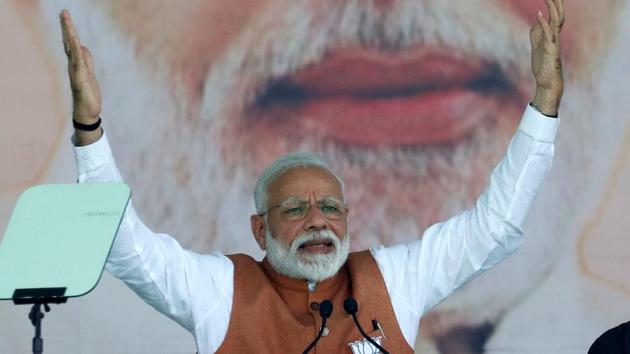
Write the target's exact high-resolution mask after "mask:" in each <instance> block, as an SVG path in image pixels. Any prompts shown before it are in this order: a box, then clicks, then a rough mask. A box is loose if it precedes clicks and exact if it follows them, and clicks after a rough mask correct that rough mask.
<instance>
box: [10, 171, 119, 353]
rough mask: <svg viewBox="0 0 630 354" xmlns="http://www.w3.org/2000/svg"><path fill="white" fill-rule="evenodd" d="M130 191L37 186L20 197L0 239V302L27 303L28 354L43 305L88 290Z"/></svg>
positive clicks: (36, 349)
mask: <svg viewBox="0 0 630 354" xmlns="http://www.w3.org/2000/svg"><path fill="white" fill-rule="evenodd" d="M130 196H131V191H130V189H129V187H128V186H127V185H125V184H124V183H114V182H111V183H80V184H51V185H38V186H34V187H31V188H29V189H27V190H26V191H25V192H24V193H22V195H20V197H19V199H18V201H17V203H16V205H15V208H14V209H13V212H12V214H11V219H10V220H9V223H8V225H7V229H6V232H5V234H4V238H3V239H2V243H0V300H11V301H13V302H14V303H15V304H16V305H24V304H26V305H32V307H31V311H30V313H29V319H30V320H31V323H32V324H33V326H35V337H34V338H33V353H42V352H43V339H42V338H41V321H42V319H43V317H44V313H43V312H42V311H41V308H42V307H43V308H44V311H46V312H48V311H50V307H49V304H61V303H65V302H66V301H67V300H68V298H71V297H78V296H83V295H86V294H87V293H89V292H90V291H92V289H94V288H95V287H96V285H97V284H98V281H99V280H100V278H101V275H102V274H103V269H104V267H105V262H106V261H107V257H108V255H109V251H110V250H111V247H112V245H113V243H114V239H115V236H116V233H117V231H118V228H119V226H120V223H121V221H122V218H123V214H124V211H125V208H126V207H127V204H128V203H129V199H130Z"/></svg>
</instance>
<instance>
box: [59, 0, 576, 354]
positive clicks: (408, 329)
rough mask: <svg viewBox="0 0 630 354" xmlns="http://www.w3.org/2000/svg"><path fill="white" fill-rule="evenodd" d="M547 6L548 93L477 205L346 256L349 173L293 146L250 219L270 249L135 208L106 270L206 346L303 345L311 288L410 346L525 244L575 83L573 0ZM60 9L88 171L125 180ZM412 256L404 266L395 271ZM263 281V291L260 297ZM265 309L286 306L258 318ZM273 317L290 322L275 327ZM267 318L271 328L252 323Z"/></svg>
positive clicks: (536, 56) (538, 29)
mask: <svg viewBox="0 0 630 354" xmlns="http://www.w3.org/2000/svg"><path fill="white" fill-rule="evenodd" d="M547 4H548V7H549V13H550V15H549V17H550V19H549V21H547V20H545V19H544V17H543V15H542V13H541V12H539V13H538V22H537V24H536V25H535V26H534V27H533V28H532V31H531V43H532V49H533V50H532V69H533V73H534V78H535V80H536V84H537V90H536V95H535V97H534V99H533V101H532V106H531V107H530V108H528V110H527V111H526V114H525V117H524V119H523V121H522V122H521V125H520V129H519V131H518V132H517V135H516V136H515V137H514V139H513V142H512V144H511V145H510V148H509V150H508V154H507V159H505V160H503V161H502V162H500V163H499V166H498V167H497V169H496V170H495V172H494V173H493V178H492V179H491V183H490V185H489V187H488V189H487V190H486V192H485V193H484V194H483V195H482V197H481V198H480V199H479V201H478V203H477V205H476V207H475V208H473V209H470V210H468V211H466V212H464V213H463V214H461V215H459V216H457V217H455V218H452V219H450V220H449V221H447V222H445V223H441V224H436V225H434V226H432V227H431V228H429V229H428V230H427V231H426V232H425V233H424V235H423V237H422V240H421V241H416V242H413V243H411V244H406V245H400V246H396V247H391V248H380V249H373V250H371V252H361V253H357V254H352V255H351V256H350V257H349V258H348V262H347V263H345V264H344V262H345V261H346V256H347V252H348V241H349V238H348V232H347V223H346V217H347V215H348V207H347V206H346V204H345V201H344V193H343V188H342V183H341V181H340V180H339V178H338V177H336V176H335V175H334V174H333V173H332V172H331V170H330V169H329V168H328V167H327V166H326V165H325V164H323V163H322V162H321V161H319V160H317V159H314V158H312V157H300V156H297V157H296V156H289V157H287V158H284V159H280V160H278V161H277V162H276V163H274V164H272V165H270V166H269V167H268V168H267V169H266V171H265V172H263V175H262V177H261V178H260V179H259V187H257V192H256V195H255V197H256V204H257V205H256V208H257V214H256V215H253V216H252V217H251V225H252V231H253V233H254V236H255V238H256V241H257V242H258V244H259V246H260V247H261V249H263V250H267V258H266V260H265V261H263V262H262V263H260V264H259V263H256V262H254V261H253V260H252V259H251V258H247V257H244V256H231V257H230V258H226V257H225V256H223V255H220V254H213V255H209V256H199V255H195V254H192V253H189V252H185V251H183V250H182V249H181V248H180V247H179V245H178V244H177V243H176V242H175V241H174V240H173V239H172V238H170V237H168V236H165V235H157V234H153V233H152V232H151V231H150V230H149V229H147V228H146V227H145V226H144V225H143V224H142V223H141V222H140V221H139V219H138V218H137V216H136V215H135V212H134V210H133V208H130V209H129V210H128V211H127V213H126V216H125V221H124V222H123V226H122V228H121V231H120V233H119V236H118V238H117V241H116V244H115V247H114V250H113V251H112V254H111V255H110V259H109V262H108V269H109V270H110V271H111V272H112V273H113V274H115V275H116V276H118V277H120V278H122V279H123V280H125V282H127V284H128V285H130V286H131V287H132V288H133V289H134V290H135V291H136V292H138V293H139V294H140V296H141V297H143V298H144V299H145V300H146V301H147V302H149V303H150V304H152V305H153V306H154V307H156V308H157V309H159V310H160V311H162V312H163V313H165V314H167V315H168V316H170V317H171V318H173V319H175V320H176V321H178V323H180V324H182V325H183V326H184V327H185V328H187V329H188V330H189V331H191V332H192V333H193V334H194V335H195V338H196V343H197V347H198V349H199V350H200V352H213V351H219V352H230V351H237V350H241V351H246V352H247V351H258V352H273V351H274V350H278V348H282V350H285V349H286V350H288V351H298V350H301V348H302V347H304V346H305V345H306V344H308V343H307V342H306V343H305V339H306V338H309V337H312V335H313V334H314V329H316V327H317V326H316V324H317V321H318V319H317V317H316V316H314V314H313V311H315V307H317V306H318V301H313V302H312V303H311V305H312V306H311V309H310V310H309V309H308V308H306V305H307V302H305V301H304V300H305V299H306V298H311V297H312V298H313V299H315V298H318V297H321V296H325V297H329V298H330V299H332V300H333V303H334V304H335V303H336V304H337V307H340V306H339V304H340V301H342V299H343V298H344V297H347V296H350V295H352V296H354V297H356V298H357V300H360V301H359V303H360V304H361V303H362V304H364V306H365V310H364V313H361V314H360V316H359V317H360V320H363V321H364V322H365V321H368V319H369V318H370V316H372V319H375V317H377V318H379V319H382V322H383V324H384V325H383V328H380V327H378V326H376V325H375V327H378V328H374V330H375V331H376V330H377V329H378V330H379V331H380V332H381V333H382V338H380V337H379V338H380V339H379V340H380V341H382V343H384V344H385V346H389V349H392V350H393V352H410V351H411V348H412V346H413V343H414V341H415V335H416V333H417V326H418V323H419V320H420V317H421V316H422V314H423V313H424V312H425V311H427V310H428V309H429V308H431V307H432V306H434V305H435V304H436V303H438V302H439V301H441V300H443V299H444V297H446V296H447V295H448V294H449V293H450V292H451V291H453V290H454V289H455V288H457V287H460V286H461V285H463V284H464V283H465V282H466V281H467V280H469V279H471V278H472V277H473V276H475V275H477V274H478V273H480V272H481V271H483V270H485V269H487V268H489V267H491V266H493V265H495V264H496V263H497V262H498V261H500V260H501V259H502V258H504V257H505V256H507V255H508V254H510V253H511V252H513V251H514V250H515V248H516V247H517V246H518V245H519V244H520V236H521V234H522V230H521V227H522V223H523V221H524V217H525V215H526V213H527V211H528V209H529V206H530V205H531V202H532V200H533V197H534V195H535V194H536V192H537V191H538V189H539V188H540V185H541V184H542V181H543V179H544V177H545V175H546V173H547V171H548V168H549V167H550V163H551V156H552V152H553V145H552V142H553V138H554V137H555V127H556V122H555V120H554V118H548V117H544V116H543V115H547V116H555V115H556V114H557V108H558V105H559V102H560V97H561V95H562V91H563V83H562V70H561V64H560V40H559V33H560V28H561V26H562V24H563V22H564V9H563V6H562V1H548V3H547ZM61 19H62V28H63V33H64V47H65V50H66V53H67V55H68V59H69V74H70V82H71V86H72V89H73V90H72V91H73V101H74V111H73V120H74V124H75V128H76V132H75V143H76V144H77V145H78V146H79V147H78V148H77V157H78V164H79V172H80V175H79V180H80V181H83V182H87V181H99V180H112V179H113V180H116V179H120V175H119V173H118V171H117V169H116V166H115V165H114V163H113V160H112V158H111V153H110V152H109V146H108V143H107V140H106V139H105V138H103V137H102V131H101V130H100V129H99V125H100V118H99V114H100V110H101V98H100V92H99V88H98V85H97V83H96V80H95V77H94V73H93V68H92V64H91V55H90V53H89V51H87V49H85V48H83V47H82V46H81V44H80V42H79V39H78V37H77V35H76V33H75V30H74V27H73V25H72V22H71V20H70V17H69V14H68V13H67V12H63V13H62V15H61ZM324 119H325V118H324ZM340 134H342V135H343V134H345V133H344V132H343V131H342V132H340ZM294 160H296V161H294ZM342 265H343V266H342ZM340 267H341V268H340ZM401 267H403V268H404V269H405V270H404V271H403V272H402V273H400V274H397V273H398V272H399V269H400V268H401ZM418 272H420V273H418ZM232 275H233V276H232ZM257 289H258V290H260V291H261V294H263V296H257V294H256V290H257ZM291 292H293V293H295V292H297V294H291ZM370 294H371V295H374V298H370ZM322 300H324V298H319V301H322ZM388 301H391V302H390V303H391V306H388V305H387V304H388ZM379 304H381V306H379ZM382 304H385V305H384V306H382ZM252 305H259V306H258V307H255V306H254V307H253V308H252V307H251V306H252ZM261 305H268V306H261ZM258 309H266V311H269V309H277V310H278V313H271V312H268V313H265V312H263V314H262V315H260V316H252V311H253V310H258ZM276 315H277V316H276ZM274 316H276V317H274ZM273 322H275V324H274V323H273ZM274 325H275V326H276V327H277V328H279V329H281V330H279V331H273V330H272V329H273V328H274ZM300 327H302V328H300ZM296 328H297V329H302V330H301V331H300V330H297V331H296V330H295V329H296ZM328 328H329V331H328V332H329V333H330V334H329V336H328V338H327V339H328V340H323V341H322V342H321V343H320V344H318V345H319V346H320V347H321V348H327V349H328V350H333V351H340V350H350V349H349V348H352V345H351V344H352V343H356V342H353V340H355V339H357V338H356V335H357V333H358V332H356V330H355V329H354V327H353V326H352V322H351V320H350V319H349V318H348V317H347V316H344V315H342V314H341V313H340V312H339V311H338V312H334V313H333V315H332V316H331V318H330V322H329V325H328ZM335 328H336V329H335ZM255 330H257V331H259V332H258V333H259V334H263V335H264V336H265V339H266V340H264V341H262V340H260V338H258V337H256V336H252V335H249V333H252V331H255ZM336 330H338V331H339V332H337V333H335V331H336ZM385 333H389V334H390V339H386V338H387V337H386V335H385ZM348 341H350V342H348ZM344 348H345V349H344ZM352 350H354V349H352ZM324 351H326V349H324Z"/></svg>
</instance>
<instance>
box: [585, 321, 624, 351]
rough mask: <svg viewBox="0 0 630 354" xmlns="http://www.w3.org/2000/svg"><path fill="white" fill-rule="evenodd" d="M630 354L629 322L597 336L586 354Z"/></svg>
mask: <svg viewBox="0 0 630 354" xmlns="http://www.w3.org/2000/svg"><path fill="white" fill-rule="evenodd" d="M604 353H606V354H630V321H628V322H625V323H622V324H620V325H618V326H616V327H613V328H611V329H609V330H607V331H606V332H604V333H603V334H602V335H601V336H599V337H598V338H597V339H596V340H595V342H593V344H592V345H591V347H590V348H589V350H588V354H604Z"/></svg>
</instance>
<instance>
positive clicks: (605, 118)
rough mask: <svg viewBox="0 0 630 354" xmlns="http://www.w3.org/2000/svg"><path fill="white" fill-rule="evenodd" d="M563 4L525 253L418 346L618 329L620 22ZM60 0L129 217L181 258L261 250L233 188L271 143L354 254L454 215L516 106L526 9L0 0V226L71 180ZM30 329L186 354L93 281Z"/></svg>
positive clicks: (350, 1) (109, 345)
mask: <svg viewBox="0 0 630 354" xmlns="http://www.w3.org/2000/svg"><path fill="white" fill-rule="evenodd" d="M565 6H566V17H567V22H566V25H565V28H564V32H563V37H562V40H563V58H564V70H565V80H566V83H565V88H566V91H565V95H564V98H563V101H562V105H561V108H560V115H561V119H562V121H561V124H560V130H559V134H558V139H557V144H556V159H555V162H554V168H553V169H552V172H551V174H550V176H549V178H548V180H547V182H546V184H545V186H544V188H543V189H542V191H541V194H540V196H539V198H538V199H537V201H536V203H535V205H534V207H533V209H532V211H531V212H530V215H529V217H528V222H527V225H526V229H525V232H526V238H525V242H524V245H523V246H522V248H521V249H520V250H519V251H517V253H515V254H514V255H513V256H511V257H510V258H509V259H507V260H506V261H505V262H503V263H502V264H500V265H499V266H498V267H497V268H495V269H493V270H491V271H489V272H487V273H486V274H484V275H482V276H481V277H479V278H478V279H476V280H475V281H473V282H472V283H470V284H469V285H467V286H465V287H464V288H462V289H460V290H459V291H458V292H457V293H456V294H454V295H453V296H451V297H450V298H449V299H448V300H447V301H446V302H444V303H442V304H440V305H439V306H438V307H437V308H435V309H434V310H433V311H432V312H430V313H429V314H428V315H426V316H425V317H424V319H423V321H422V323H421V326H420V336H419V340H418V344H417V347H416V352H417V353H425V354H436V353H440V354H448V353H539V352H541V351H543V352H553V353H584V352H586V350H587V348H588V346H589V345H590V344H591V343H592V342H593V341H594V339H595V338H596V337H597V336H598V335H599V334H601V333H602V332H604V330H606V329H608V328H610V327H612V326H615V325H617V324H619V323H621V322H625V321H628V320H630V301H628V300H630V275H629V274H630V273H628V272H627V271H625V270H626V269H628V266H630V248H628V247H627V245H628V237H629V235H628V231H627V230H628V227H629V226H630V219H629V218H628V217H627V215H628V210H629V209H628V206H627V200H628V198H629V197H630V182H629V181H630V157H629V154H630V129H629V125H628V122H630V119H629V118H630V113H628V112H630V99H628V92H630V87H629V83H628V82H629V80H628V77H629V76H630V75H629V74H630V69H629V68H628V66H627V61H628V57H629V56H630V38H629V37H630V28H629V24H630V21H629V20H630V9H629V7H628V4H627V2H626V1H625V0H601V1H597V2H594V1H588V0H573V1H570V2H569V1H567V3H566V4H565ZM62 8H67V9H68V10H70V12H71V13H72V16H73V19H74V21H75V24H76V26H77V30H78V32H79V35H80V38H81V40H82V42H83V44H84V45H85V46H87V47H88V48H89V49H90V50H91V52H92V55H93V56H94V60H95V70H96V75H97V78H98V80H99V83H100V86H101V91H102V96H103V100H104V101H103V111H102V118H103V121H104V129H105V131H106V132H107V134H108V137H109V140H110V143H111V145H112V149H113V151H114V155H115V157H116V160H117V163H118V166H119V168H120V169H121V171H122V173H123V175H124V176H125V180H126V182H127V183H128V184H129V185H130V186H131V187H132V189H133V193H134V203H135V206H136V208H137V209H138V212H139V214H140V215H141V217H142V218H143V220H144V221H145V223H146V224H147V225H148V226H149V227H151V228H152V229H153V230H154V231H156V232H163V233H168V234H171V235H173V236H174V237H175V238H177V239H178V240H179V242H180V243H182V244H183V245H184V246H185V247H187V248H190V249H193V250H195V251H198V252H210V251H216V250H219V251H223V252H225V253H248V254H253V255H255V256H257V257H261V256H262V253H261V252H260V251H259V250H258V249H257V246H256V244H255V242H253V239H252V236H251V232H250V231H249V221H248V218H249V215H250V214H252V213H253V212H254V205H253V198H252V194H253V187H254V183H255V180H256V176H257V174H258V173H260V172H261V170H262V169H263V168H264V166H265V165H266V164H267V163H269V162H270V161H272V160H274V159H275V158H277V157H278V156H279V155H281V154H284V153H288V152H291V151H310V152H314V153H318V154H322V155H324V156H325V158H327V159H328V160H330V161H331V163H332V164H333V166H335V168H336V169H337V171H338V172H339V174H340V175H341V176H342V178H343V179H344V181H345V184H346V193H347V201H348V204H349V206H350V208H351V210H352V212H351V214H350V218H349V224H350V232H351V237H352V239H351V240H352V246H351V247H352V249H353V250H360V249H365V248H369V247H373V246H376V245H378V244H383V245H393V244H397V243H401V242H409V241H412V240H414V239H417V238H418V237H421V235H422V232H423V230H424V229H426V228H427V227H428V226H429V225H431V224H432V223H435V222H439V221H441V220H445V219H446V218H448V217H450V216H452V215H455V214H457V213H459V212H461V211H462V210H464V209H465V208H468V207H471V206H472V205H473V203H474V201H475V199H476V198H477V196H478V195H479V194H480V193H481V192H482V191H483V188H484V186H485V184H486V182H487V177H488V175H489V173H490V172H491V170H492V168H493V166H494V164H496V162H497V161H498V160H499V159H500V158H501V156H502V155H503V153H504V151H505V148H506V146H507V144H508V142H509V139H510V137H511V136H512V134H513V133H514V131H515V129H516V127H517V125H518V122H519V120H520V118H521V115H522V113H523V110H524V108H525V107H526V104H527V103H528V102H529V101H530V100H531V99H532V97H533V93H534V82H533V80H532V78H531V73H530V57H529V55H530V45H529V28H530V26H531V24H532V23H533V21H535V14H536V12H537V11H538V10H539V9H544V2H542V1H540V2H538V1H531V0H508V1H497V0H458V1H456V2H454V1H452V2H444V1H438V0H370V1H366V0H345V1H339V0H317V1H315V0H298V1H296V0H291V1H289V0H229V1H228V0H215V1H212V2H206V1H200V0H199V1H193V0H190V1H182V2H173V1H167V0H153V1H123V0H115V1H90V2H78V1H56V0H55V1H45V2H44V1H22V0H20V1H18V0H4V1H0V46H1V47H2V55H0V112H1V114H0V121H1V124H0V127H1V128H0V166H2V167H1V170H2V173H0V230H5V228H6V224H7V222H8V220H9V218H10V214H11V210H12V208H13V206H14V205H15V202H16V200H17V198H18V196H19V194H20V193H21V192H23V191H24V190H25V189H26V188H28V187H29V186H32V185H35V184H44V183H72V182H73V181H75V180H76V169H75V166H74V156H73V152H72V145H71V142H70V136H71V134H72V129H71V124H70V118H71V112H72V108H71V93H70V88H69V84H68V79H67V70H66V65H67V64H66V59H65V56H64V53H63V46H62V42H61V33H60V28H59V20H58V13H59V12H60V11H61V9H62ZM0 237H2V235H1V234H0ZM0 281H1V279H0ZM28 310H29V308H28V307H26V306H15V305H13V304H12V303H11V302H6V301H5V302H2V303H0V353H25V352H30V350H31V338H32V336H33V327H32V326H31V324H30V322H29V320H28V317H27V316H28ZM43 326H44V327H43V328H44V330H43V336H44V340H45V347H46V352H47V353H86V352H87V353H193V352H194V351H195V348H194V342H193V339H192V337H191V336H190V335H189V334H188V333H187V332H186V331H184V330H183V329H182V328H180V327H178V325H176V324H175V323H174V322H171V321H170V320H168V319H167V318H166V317H164V316H162V315H160V314H159V313H157V312H156V311H154V310H153V309H151V308H150V307H149V306H147V305H146V304H144V303H143V302H142V301H141V300H139V299H138V298H137V297H136V295H135V294H134V293H132V292H131V291H130V290H129V289H127V288H126V286H125V285H124V284H123V283H121V282H120V281H118V280H116V279H113V278H112V277H111V276H110V275H109V274H104V275H103V277H102V280H101V283H100V284H99V286H98V287H97V288H96V289H95V290H94V291H93V292H91V293H90V294H88V295H87V296H85V297H82V298H78V299H70V300H69V302H68V303H67V304H64V305H61V306H56V305H55V306H52V312H50V313H48V314H46V317H45V319H44V322H43Z"/></svg>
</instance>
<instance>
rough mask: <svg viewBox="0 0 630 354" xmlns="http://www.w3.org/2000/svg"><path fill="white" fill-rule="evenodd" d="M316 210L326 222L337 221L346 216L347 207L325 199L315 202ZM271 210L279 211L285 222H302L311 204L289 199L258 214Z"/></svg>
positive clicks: (333, 199) (336, 201) (262, 214)
mask: <svg viewBox="0 0 630 354" xmlns="http://www.w3.org/2000/svg"><path fill="white" fill-rule="evenodd" d="M315 204H316V205H317V209H319V211H320V212H321V213H322V215H324V217H325V218H326V219H328V220H339V219H341V218H343V217H344V215H346V212H347V211H348V207H347V206H346V205H345V204H343V203H341V202H340V201H339V200H337V199H336V198H325V199H322V200H318V201H316V202H315ZM273 209H279V212H280V217H281V218H282V219H283V220H286V221H299V220H303V219H304V218H305V217H306V215H308V213H309V212H310V211H311V202H309V201H308V200H299V199H298V200H296V199H289V200H287V201H285V202H284V203H282V204H279V205H274V206H272V207H269V208H268V209H267V210H266V211H265V212H264V213H261V214H258V215H260V216H264V215H265V214H267V213H269V212H270V211H271V210H273Z"/></svg>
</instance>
